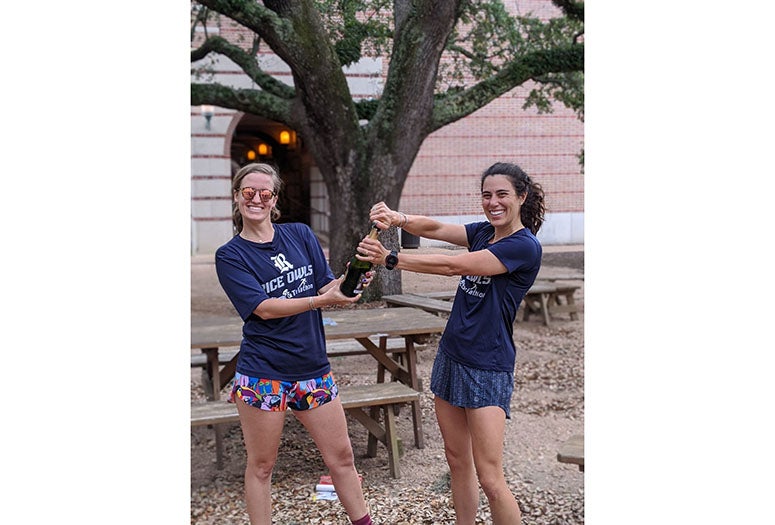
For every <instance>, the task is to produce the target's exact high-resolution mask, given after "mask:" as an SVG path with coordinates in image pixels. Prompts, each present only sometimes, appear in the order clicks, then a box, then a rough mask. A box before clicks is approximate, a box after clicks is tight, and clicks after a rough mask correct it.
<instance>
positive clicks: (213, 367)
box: [202, 347, 220, 401]
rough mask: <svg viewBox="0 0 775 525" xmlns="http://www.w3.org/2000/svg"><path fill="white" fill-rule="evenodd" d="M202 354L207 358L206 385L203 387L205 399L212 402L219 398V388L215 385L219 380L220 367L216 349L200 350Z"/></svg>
mask: <svg viewBox="0 0 775 525" xmlns="http://www.w3.org/2000/svg"><path fill="white" fill-rule="evenodd" d="M202 353H203V354H205V355H206V356H207V365H206V366H205V368H206V370H207V384H205V385H204V389H205V393H206V394H207V399H208V400H210V401H214V400H216V399H219V398H220V388H216V386H215V384H216V383H217V382H218V379H220V366H219V364H218V347H214V348H202Z"/></svg>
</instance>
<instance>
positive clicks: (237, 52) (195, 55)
mask: <svg viewBox="0 0 775 525" xmlns="http://www.w3.org/2000/svg"><path fill="white" fill-rule="evenodd" d="M213 52H214V53H218V54H221V55H223V56H225V57H227V58H229V59H231V61H232V62H234V63H235V64H237V65H238V66H239V67H240V69H242V71H244V72H245V74H246V75H247V76H249V77H250V79H251V80H253V82H255V83H256V84H258V85H259V86H261V89H264V90H266V91H268V92H270V93H271V94H273V95H276V96H278V97H281V98H288V99H290V98H293V97H294V96H295V95H296V90H294V89H293V88H292V87H290V86H288V85H287V84H284V83H283V82H280V81H279V80H276V79H275V78H274V77H272V76H271V75H268V74H266V73H264V71H263V70H262V69H261V68H260V67H258V63H257V62H256V59H255V56H253V55H251V54H250V53H247V52H246V51H245V50H244V49H242V48H241V47H238V46H235V45H233V44H231V43H230V42H229V41H228V40H226V39H225V38H222V37H219V36H214V37H210V38H208V39H207V40H205V41H204V43H203V44H202V46H201V47H199V48H197V49H193V50H192V51H191V62H192V63H193V62H196V61H198V60H202V59H203V58H204V57H206V56H207V55H208V54H209V53H213Z"/></svg>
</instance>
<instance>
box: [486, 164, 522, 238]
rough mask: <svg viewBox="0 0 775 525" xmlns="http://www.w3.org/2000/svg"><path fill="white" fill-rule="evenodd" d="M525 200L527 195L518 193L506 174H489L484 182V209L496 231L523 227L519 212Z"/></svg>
mask: <svg viewBox="0 0 775 525" xmlns="http://www.w3.org/2000/svg"><path fill="white" fill-rule="evenodd" d="M523 202H525V196H524V195H523V196H519V195H517V192H516V190H515V189H514V186H513V185H512V184H511V179H509V177H507V176H506V175H489V176H487V177H485V179H484V181H483V182H482V209H483V210H484V214H485V215H486V216H487V220H488V221H490V224H492V225H493V226H495V230H496V231H498V230H502V229H503V230H511V231H515V230H517V229H519V228H521V227H522V220H521V218H520V215H519V212H520V209H521V208H522V203H523Z"/></svg>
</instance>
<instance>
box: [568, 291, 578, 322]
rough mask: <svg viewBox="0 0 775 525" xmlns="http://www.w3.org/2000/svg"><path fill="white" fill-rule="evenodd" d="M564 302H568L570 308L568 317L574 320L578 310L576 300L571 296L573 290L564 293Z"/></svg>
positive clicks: (576, 317)
mask: <svg viewBox="0 0 775 525" xmlns="http://www.w3.org/2000/svg"><path fill="white" fill-rule="evenodd" d="M565 302H566V303H568V305H569V306H570V307H571V308H570V318H571V320H573V321H576V320H577V319H578V318H579V314H578V310H577V309H576V300H575V299H574V298H573V292H570V293H567V294H565Z"/></svg>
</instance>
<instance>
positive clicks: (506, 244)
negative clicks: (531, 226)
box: [487, 235, 540, 273]
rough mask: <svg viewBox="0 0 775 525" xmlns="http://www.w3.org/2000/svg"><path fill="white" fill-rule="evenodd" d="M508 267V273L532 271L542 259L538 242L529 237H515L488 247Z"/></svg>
mask: <svg viewBox="0 0 775 525" xmlns="http://www.w3.org/2000/svg"><path fill="white" fill-rule="evenodd" d="M487 249H488V250H490V251H491V252H492V254H493V255H495V257H497V258H498V260H499V261H500V262H501V263H502V264H503V266H505V267H506V269H507V270H508V273H511V272H514V271H517V270H530V269H531V268H533V267H534V266H535V263H536V259H537V258H539V257H540V255H539V253H538V246H537V244H536V242H535V241H534V240H533V239H531V238H530V237H527V236H519V235H518V236H515V237H510V238H508V239H503V240H502V241H500V242H497V243H495V244H491V245H489V246H488V247H487Z"/></svg>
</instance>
